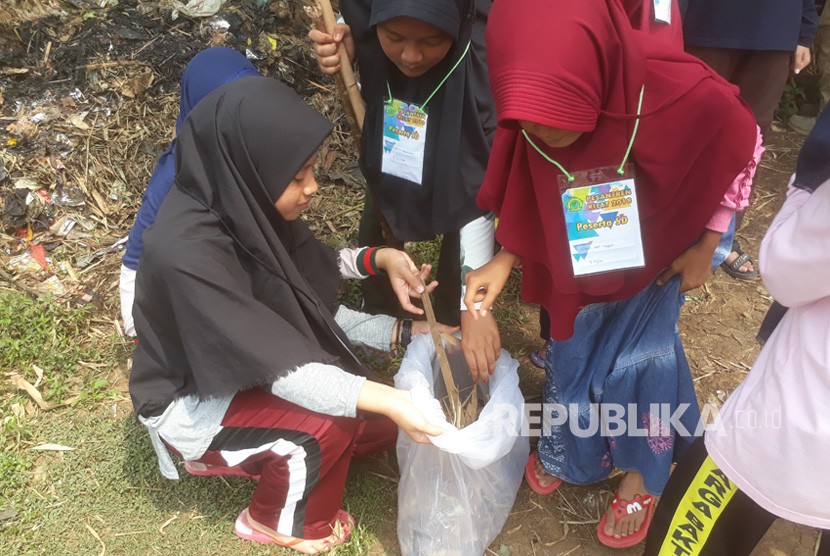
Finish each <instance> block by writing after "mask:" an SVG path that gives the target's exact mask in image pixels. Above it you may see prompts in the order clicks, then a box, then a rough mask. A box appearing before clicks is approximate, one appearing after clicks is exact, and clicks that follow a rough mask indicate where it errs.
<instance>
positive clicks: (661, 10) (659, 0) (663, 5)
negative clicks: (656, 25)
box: [653, 0, 673, 24]
mask: <svg viewBox="0 0 830 556" xmlns="http://www.w3.org/2000/svg"><path fill="white" fill-rule="evenodd" d="M653 1H654V19H655V20H657V21H660V22H662V23H669V24H671V3H672V1H673V0H653Z"/></svg>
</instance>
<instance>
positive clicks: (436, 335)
mask: <svg viewBox="0 0 830 556" xmlns="http://www.w3.org/2000/svg"><path fill="white" fill-rule="evenodd" d="M422 283H423V281H422ZM424 288H425V289H424V293H423V294H422V295H421V299H422V300H423V302H424V313H426V315H427V322H428V323H429V331H430V334H431V335H432V343H433V344H434V345H435V355H436V357H437V358H438V365H439V366H440V367H441V377H442V378H443V379H444V386H446V388H447V397H448V398H449V401H450V413H451V416H452V418H453V421H454V424H455V425H456V426H458V424H459V421H460V416H461V401H460V399H459V396H458V387H457V386H456V385H455V380H454V379H453V377H452V369H450V362H449V360H448V359H447V352H446V351H445V350H444V343H443V341H442V340H441V333H440V332H439V331H438V321H437V320H436V319H435V311H434V310H433V308H432V299H431V298H430V296H429V293H428V292H427V291H426V284H424Z"/></svg>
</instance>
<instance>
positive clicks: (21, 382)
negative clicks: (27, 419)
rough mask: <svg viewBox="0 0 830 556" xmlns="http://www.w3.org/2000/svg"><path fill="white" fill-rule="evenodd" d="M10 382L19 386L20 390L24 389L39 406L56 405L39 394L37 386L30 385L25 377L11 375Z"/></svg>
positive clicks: (52, 407) (51, 407) (47, 407)
mask: <svg viewBox="0 0 830 556" xmlns="http://www.w3.org/2000/svg"><path fill="white" fill-rule="evenodd" d="M11 381H12V384H14V385H15V386H16V387H18V388H20V389H21V390H25V391H26V393H27V394H29V397H30V398H32V400H34V402H35V403H36V404H37V405H38V407H40V408H41V409H54V408H55V407H57V406H54V405H52V404H49V403H47V402H46V401H45V400H44V399H43V396H41V395H40V392H38V390H37V388H35V387H34V386H32V385H31V384H30V383H29V382H28V381H27V380H26V379H25V378H23V377H22V376H20V375H12V377H11Z"/></svg>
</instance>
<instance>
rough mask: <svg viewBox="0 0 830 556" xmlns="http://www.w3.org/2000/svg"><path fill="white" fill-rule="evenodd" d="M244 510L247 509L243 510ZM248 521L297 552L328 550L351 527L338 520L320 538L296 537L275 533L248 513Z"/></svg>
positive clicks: (311, 552) (344, 539)
mask: <svg viewBox="0 0 830 556" xmlns="http://www.w3.org/2000/svg"><path fill="white" fill-rule="evenodd" d="M245 511H246V512H247V511H248V510H245ZM247 517H248V523H249V524H250V525H251V527H252V528H253V529H255V530H257V531H259V532H260V533H264V534H266V535H268V536H269V537H271V538H273V539H274V540H275V541H277V544H279V545H282V546H286V547H289V548H291V549H293V550H296V551H297V552H302V553H303V554H320V553H321V552H328V551H329V550H331V549H332V548H334V547H335V546H336V545H338V544H343V543H344V542H346V540H347V539H348V537H349V536H348V534H345V531H344V529H345V528H349V529H350V528H351V525H352V524H351V523H349V524H346V525H344V524H342V523H341V522H340V521H338V522H337V524H336V525H335V526H334V527H333V531H332V533H331V535H329V536H328V537H324V538H322V539H298V538H297V537H287V536H285V535H281V534H279V533H277V532H276V531H275V530H274V529H271V528H270V527H268V526H266V525H263V524H261V523H259V522H258V521H256V520H255V519H254V518H252V517H251V514H250V513H249V514H248V516H247Z"/></svg>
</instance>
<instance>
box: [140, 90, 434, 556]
mask: <svg viewBox="0 0 830 556" xmlns="http://www.w3.org/2000/svg"><path fill="white" fill-rule="evenodd" d="M330 131H331V124H330V123H329V122H328V121H327V120H325V119H324V118H322V117H321V116H320V115H319V114H317V113H316V112H314V111H313V110H312V109H311V108H309V107H308V106H307V105H306V104H305V103H304V102H303V101H302V100H301V99H300V98H299V97H297V95H296V94H294V93H293V92H292V91H291V90H290V89H288V88H287V87H286V86H284V85H282V84H280V83H278V82H276V81H274V80H272V79H268V78H264V77H246V78H243V79H240V80H237V81H235V82H233V83H230V84H227V85H224V86H222V87H221V88H219V89H217V90H216V91H214V92H213V93H211V94H210V95H208V96H207V97H205V98H204V99H203V100H202V101H201V102H200V103H199V104H198V105H197V106H196V108H195V109H194V110H193V111H192V112H191V113H190V115H189V116H188V118H187V119H186V120H185V122H184V125H183V127H182V129H181V132H180V133H179V135H178V138H177V142H178V149H177V154H176V178H175V182H174V187H173V188H172V189H171V191H170V193H169V195H168V196H167V198H166V200H165V201H164V203H163V204H162V206H161V209H160V210H159V213H158V217H157V219H156V222H155V224H154V225H153V226H152V227H151V228H150V229H148V231H147V232H146V233H145V234H144V243H145V249H144V253H143V255H142V258H141V263H140V266H139V271H138V275H137V282H136V303H135V308H134V315H135V321H136V328H137V332H138V337H139V345H138V349H137V351H136V354H135V360H134V364H133V369H132V375H131V377H130V395H131V397H132V401H133V405H134V406H135V409H136V412H137V414H138V416H139V420H140V421H141V422H142V423H143V424H145V425H146V426H147V427H148V429H149V431H150V437H151V440H152V442H153V445H154V448H155V449H156V452H157V454H158V456H159V464H160V467H161V470H162V473H163V474H164V475H165V476H166V477H168V478H178V473H177V472H176V469H175V467H174V466H173V464H172V461H171V459H170V455H169V453H168V449H169V450H171V451H173V452H175V453H177V454H178V455H180V456H182V457H183V458H184V460H185V468H186V469H187V471H188V472H190V473H192V474H198V475H221V474H229V475H242V476H249V477H253V478H256V479H258V480H259V485H258V487H257V489H256V490H255V491H254V494H253V497H252V499H251V501H250V503H249V505H248V507H247V508H246V509H245V510H243V511H242V513H241V514H240V515H239V517H238V518H237V520H236V524H235V527H234V532H235V533H236V534H237V535H238V536H240V537H242V538H244V539H248V540H253V541H258V542H264V543H274V544H279V545H282V546H291V547H292V548H294V549H296V550H298V551H300V552H304V553H309V554H315V553H317V552H321V551H324V550H327V549H328V548H329V547H331V546H332V545H334V544H339V543H342V542H344V541H345V540H346V539H347V538H348V535H349V531H350V528H351V526H352V519H351V517H350V516H349V515H348V514H347V513H345V512H343V511H342V510H340V502H341V498H342V493H343V485H344V483H345V480H346V472H347V470H348V467H349V462H350V461H351V458H352V457H353V456H355V455H363V454H367V453H371V452H374V451H378V450H383V449H386V448H388V447H390V446H391V445H392V444H393V443H394V441H395V437H396V434H397V427H396V426H395V425H397V426H399V427H401V428H402V429H403V430H404V431H406V433H407V434H409V435H410V436H412V437H413V438H414V439H416V440H418V441H425V440H426V436H425V435H427V434H439V433H440V429H437V428H436V427H433V426H432V425H430V424H428V423H427V422H426V420H425V419H424V417H423V416H422V414H421V413H420V412H419V411H418V410H417V409H416V408H415V406H414V405H413V403H412V400H411V398H410V394H409V393H408V392H405V391H400V390H396V389H394V388H391V387H388V386H384V385H382V384H379V383H377V382H373V381H371V380H367V379H366V375H367V372H366V370H365V369H364V368H363V367H362V365H361V364H360V363H359V362H358V361H357V359H355V357H354V355H353V354H352V351H351V348H350V343H349V342H350V340H354V341H359V342H361V343H364V344H366V345H370V346H372V347H375V348H383V347H386V348H387V349H388V348H389V344H390V341H392V340H393V336H394V335H395V334H393V332H397V330H398V327H399V324H398V321H396V320H395V319H394V318H392V317H387V316H382V315H378V316H374V317H370V316H368V315H364V314H362V313H357V312H354V311H349V310H348V309H346V308H342V307H341V308H339V309H338V308H336V306H335V301H336V299H335V296H336V292H337V287H338V282H339V278H340V276H341V275H342V276H347V277H365V276H366V275H368V274H371V273H377V271H378V270H384V271H386V272H387V273H388V274H389V279H390V280H391V281H393V283H394V284H395V285H396V292H398V293H399V295H400V296H401V300H402V303H403V304H404V306H405V307H406V308H410V309H414V307H413V306H412V304H411V302H410V301H409V300H408V297H407V295H408V294H409V293H410V292H411V293H413V294H414V293H416V292H414V291H412V290H421V291H422V289H423V287H422V286H420V285H419V284H420V282H419V280H420V278H421V276H423V275H424V274H426V273H428V271H429V269H428V267H425V268H423V269H422V271H421V272H420V273H419V272H418V269H417V268H416V267H415V266H414V264H412V261H411V260H410V259H409V258H408V257H407V256H406V254H404V253H403V252H401V251H396V250H394V249H378V250H368V249H363V250H356V249H344V250H342V251H341V252H340V253H339V257H338V256H337V255H336V254H335V253H334V252H333V251H331V250H330V249H328V248H327V247H325V246H323V245H322V244H321V243H320V242H319V241H317V240H316V239H315V238H314V237H313V236H312V235H311V233H310V231H309V229H308V228H307V226H306V225H305V224H304V222H303V221H302V220H301V219H300V218H299V216H300V213H301V212H302V210H303V209H304V208H305V207H307V206H308V202H309V200H310V198H311V197H312V196H313V195H314V193H315V192H316V191H317V183H316V181H315V179H314V175H313V171H312V167H313V164H314V161H315V159H316V156H317V149H318V148H319V146H320V144H321V143H322V141H323V140H324V139H325V138H326V136H328V134H329V132H330ZM434 285H435V284H434V283H433V284H431V285H430V287H434ZM335 311H336V313H335ZM344 330H348V334H347V333H346V332H344ZM415 332H419V330H417V329H416V330H415ZM358 410H360V411H361V412H370V413H375V414H379V415H381V416H385V417H377V416H376V417H375V418H371V419H366V418H358V417H357V412H358Z"/></svg>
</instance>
